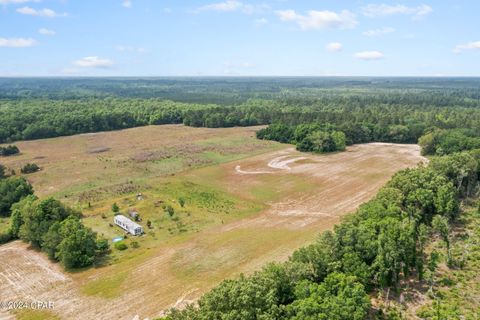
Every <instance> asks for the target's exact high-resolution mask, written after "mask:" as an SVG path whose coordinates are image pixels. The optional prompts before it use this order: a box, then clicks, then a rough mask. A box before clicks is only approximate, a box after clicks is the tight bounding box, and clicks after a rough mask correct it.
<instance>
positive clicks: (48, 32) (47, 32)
mask: <svg viewBox="0 0 480 320" xmlns="http://www.w3.org/2000/svg"><path fill="white" fill-rule="evenodd" d="M38 33H40V34H42V35H44V36H54V35H55V34H56V32H55V31H54V30H50V29H47V28H40V29H38Z"/></svg>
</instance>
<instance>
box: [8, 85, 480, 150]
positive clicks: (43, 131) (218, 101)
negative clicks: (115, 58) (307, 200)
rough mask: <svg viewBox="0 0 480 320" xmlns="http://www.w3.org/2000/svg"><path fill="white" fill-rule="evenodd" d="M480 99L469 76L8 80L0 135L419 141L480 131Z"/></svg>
mask: <svg viewBox="0 0 480 320" xmlns="http://www.w3.org/2000/svg"><path fill="white" fill-rule="evenodd" d="M202 97H203V98H202ZM479 105H480V80H478V79H468V78H465V79H462V78H453V79H422V78H415V79H408V78H253V79H249V78H207V79H188V78H187V79H181V78H177V79H175V78H172V79H0V143H1V142H12V141H16V140H30V139H39V138H49V137H56V136H63V135H72V134H77V133H85V132H95V131H108V130H117V129H124V128H131V127H136V126H145V125H157V124H178V123H184V124H185V125H188V126H195V127H212V128H214V127H231V126H250V125H259V124H262V125H265V124H274V123H280V124H284V125H288V126H292V127H295V126H298V125H301V124H317V125H320V126H322V127H323V128H326V127H329V126H330V127H331V128H329V129H328V130H326V131H325V130H320V131H324V132H327V133H328V134H330V133H331V132H330V131H332V130H336V131H341V132H343V133H344V134H345V136H346V143H347V144H351V143H359V142H368V141H391V142H408V143H415V142H417V139H418V138H419V137H420V136H422V135H423V134H424V133H425V132H426V130H432V129H433V128H438V129H465V132H463V134H465V135H467V136H472V137H476V136H478V135H480V110H479V109H478V106H479ZM474 143H476V142H474ZM440 151H441V150H440Z"/></svg>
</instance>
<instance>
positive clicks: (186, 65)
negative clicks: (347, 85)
mask: <svg viewBox="0 0 480 320" xmlns="http://www.w3.org/2000/svg"><path fill="white" fill-rule="evenodd" d="M479 12H480V1H477V0H471V1H466V0H457V1H438V0H435V1H434V0H430V1H428V0H426V1H421V0H420V1H413V0H405V1H393V2H392V1H386V0H385V1H382V0H380V1H378V2H377V1H373V0H372V1H369V0H365V1H363V0H361V1H360V0H359V1H346V0H345V1H339V0H337V1H328V0H317V1H306V0H305V1H304V0H265V1H254V0H191V1H189V0H185V1H178V0H175V1H174V0H171V1H170V0H131V1H128V0H75V1H74V0H0V76H208V75H216V76H228V75H230V76H269V75H272V76H277V75H278V76H330V75H336V76H337V75H338V76H349V75H354V76H480V19H479V17H478V15H479Z"/></svg>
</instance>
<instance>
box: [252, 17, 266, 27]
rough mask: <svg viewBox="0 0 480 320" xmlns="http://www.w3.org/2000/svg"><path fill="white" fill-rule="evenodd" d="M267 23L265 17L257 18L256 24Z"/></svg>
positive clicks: (259, 25) (258, 25)
mask: <svg viewBox="0 0 480 320" xmlns="http://www.w3.org/2000/svg"><path fill="white" fill-rule="evenodd" d="M267 23H268V20H267V19H265V18H260V19H257V20H255V26H257V27H261V26H263V25H266V24H267Z"/></svg>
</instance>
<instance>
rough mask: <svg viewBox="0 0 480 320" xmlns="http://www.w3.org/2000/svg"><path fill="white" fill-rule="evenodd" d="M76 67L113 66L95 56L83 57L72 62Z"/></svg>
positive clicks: (109, 62) (110, 62)
mask: <svg viewBox="0 0 480 320" xmlns="http://www.w3.org/2000/svg"><path fill="white" fill-rule="evenodd" d="M73 64H74V65H76V66H77V67H82V68H109V67H111V66H112V65H113V61H112V60H110V59H102V58H99V57H96V56H92V57H84V58H81V59H79V60H76V61H74V62H73Z"/></svg>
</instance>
